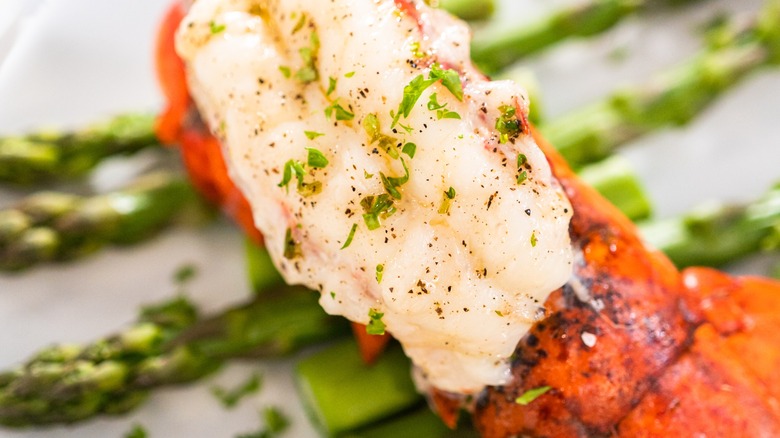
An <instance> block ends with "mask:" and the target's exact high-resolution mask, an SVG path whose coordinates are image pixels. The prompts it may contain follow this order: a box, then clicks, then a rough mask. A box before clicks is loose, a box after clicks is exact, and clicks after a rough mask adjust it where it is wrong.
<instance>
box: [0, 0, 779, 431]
mask: <svg viewBox="0 0 780 438" xmlns="http://www.w3.org/2000/svg"><path fill="white" fill-rule="evenodd" d="M527 1H528V3H530V4H531V7H532V8H533V10H534V11H542V10H545V9H549V8H550V6H549V4H547V3H545V2H541V1H538V0H537V1H535V2H531V1H530V0H527ZM167 3H168V0H136V1H132V2H130V1H126V0H125V1H122V0H103V1H100V2H94V1H89V0H70V1H68V2H64V1H50V2H48V3H45V4H44V6H43V7H42V9H41V10H40V11H38V12H37V13H36V14H35V15H34V16H33V17H32V18H30V19H29V20H28V21H27V22H26V23H25V24H24V26H23V27H22V28H21V33H20V34H19V38H17V39H16V43H15V46H14V48H13V50H12V51H11V52H10V53H9V56H8V58H7V59H6V61H5V62H4V63H3V64H2V67H0V133H3V134H8V133H13V132H21V131H24V130H26V129H31V128H35V127H39V126H41V125H51V124H54V125H75V124H81V123H86V122H88V121H90V120H94V119H97V118H100V117H104V116H106V115H109V114H112V113H117V112H122V111H128V110H145V109H149V110H155V109H157V108H159V107H160V100H161V99H160V96H159V94H158V91H157V88H156V84H155V80H154V77H153V73H152V72H153V70H152V56H151V51H152V47H153V42H154V36H155V28H156V25H157V22H158V21H159V18H160V17H161V16H162V13H163V10H164V9H165V7H166V5H167ZM504 3H506V5H507V7H506V8H507V10H508V12H506V13H502V14H501V17H502V20H503V21H505V22H507V23H511V22H522V20H523V19H529V15H528V14H522V13H520V12H522V11H523V8H524V7H525V5H526V2H522V1H519V0H506V1H505V2H504ZM558 3H560V2H558ZM734 3H739V4H738V5H736V4H734ZM760 3H761V2H760V1H759V0H744V1H741V2H730V1H725V0H724V1H710V2H706V4H700V5H696V6H695V7H689V8H680V9H678V10H674V11H658V12H655V13H653V14H650V15H645V16H643V18H642V19H641V20H637V19H631V20H628V22H627V23H625V24H623V25H621V26H619V27H618V28H617V29H615V30H614V31H611V32H609V33H607V34H606V35H605V36H604V37H602V38H599V39H597V40H594V41H588V42H571V43H567V44H565V45H562V46H561V47H559V48H557V49H555V50H553V51H552V52H550V53H549V54H546V55H544V56H542V57H540V58H538V59H536V60H534V61H533V62H530V63H529V64H528V65H530V66H531V67H532V68H533V69H534V70H535V71H537V74H538V77H539V80H540V82H541V85H542V89H543V100H544V102H545V106H546V108H547V113H548V115H550V116H555V115H558V114H561V113H563V112H565V111H567V110H569V109H572V108H575V107H577V106H579V105H582V104H584V103H587V102H589V101H592V100H594V99H596V98H598V97H600V96H603V95H604V94H606V93H607V92H608V91H609V90H611V89H613V88H614V87H615V86H616V85H617V84H621V83H631V82H636V81H640V80H643V79H646V78H648V77H649V76H651V75H652V73H653V72H654V71H657V70H659V69H661V68H664V67H665V66H669V65H672V64H674V63H677V62H680V61H681V60H684V59H686V58H687V57H688V56H689V55H690V54H691V53H693V52H694V51H695V50H696V47H697V43H698V40H697V34H696V31H695V28H696V26H698V25H700V24H702V23H703V22H704V21H706V19H707V18H708V17H710V16H711V15H712V14H713V13H715V12H716V11H718V10H721V9H728V10H754V9H756V8H757V5H759V4H760ZM520 17H524V18H520ZM621 47H624V48H628V49H629V56H628V58H627V59H625V60H623V61H621V62H614V61H611V60H610V53H612V52H613V51H614V50H615V49H616V48H618V49H619V48H621ZM778 114H780V72H778V71H766V72H763V73H760V74H757V75H754V76H753V77H752V78H751V79H749V80H747V81H745V82H744V83H743V84H741V85H739V86H737V87H736V88H735V89H733V90H732V91H730V92H729V93H728V94H727V95H726V96H725V97H723V98H722V99H720V101H719V102H718V103H717V104H716V105H714V106H713V107H712V108H711V109H709V110H708V111H706V112H705V113H704V114H703V115H702V116H701V117H700V118H698V119H697V120H696V121H695V122H694V123H693V124H691V125H690V126H688V127H687V128H685V129H680V130H667V131H665V132H660V133H658V134H654V135H651V136H649V137H647V138H644V139H642V140H640V141H639V142H636V144H634V145H632V146H631V147H630V148H627V150H626V151H625V152H624V154H625V155H626V156H627V157H629V159H631V160H632V161H633V162H634V163H635V165H636V167H637V169H638V171H639V172H640V174H641V175H642V177H643V180H644V181H645V182H646V184H647V187H648V190H649V191H650V193H651V195H652V197H653V198H654V199H653V200H654V202H655V204H656V206H657V211H658V212H659V214H660V215H663V216H665V215H669V214H673V213H676V212H679V211H683V210H685V209H687V208H690V207H691V206H692V205H694V204H696V203H699V202H701V201H703V200H707V199H728V200H749V199H752V198H754V197H756V196H758V195H760V194H761V193H762V192H763V191H764V190H766V189H767V188H768V187H769V185H770V184H771V183H772V182H773V181H776V180H778V179H780V126H779V125H778V123H777V117H778V116H777V115H778ZM117 169H119V170H121V169H122V166H121V165H116V164H115V166H114V167H109V168H108V169H103V170H102V174H103V175H104V176H106V175H107V178H109V179H110V178H111V171H112V170H117ZM15 196H18V194H17V193H13V192H10V191H0V203H2V202H8V201H10V200H12V199H13V198H14V197H15ZM241 248H242V245H241V239H240V237H239V235H238V234H237V233H236V232H235V231H234V230H233V229H232V228H230V227H229V226H227V225H224V224H222V225H217V226H212V227H210V228H208V229H206V230H188V229H177V230H173V231H169V232H166V233H164V234H163V235H162V236H161V237H160V238H158V239H156V240H154V241H152V242H148V243H145V244H142V245H140V246H136V247H133V248H130V249H124V250H116V249H113V250H108V251H105V252H103V253H101V254H100V255H99V256H97V257H92V258H88V259H86V260H82V261H79V262H77V263H73V264H69V265H63V266H47V267H42V268H36V269H34V270H32V271H30V272H28V273H25V274H23V275H18V276H9V275H4V274H2V275H0V368H2V369H5V368H8V367H10V366H12V365H14V364H17V363H20V362H21V361H22V360H24V359H25V358H26V357H28V356H29V355H30V354H32V353H33V352H35V351H36V350H38V349H39V348H40V347H42V346H45V345H47V344H50V343H53V342H83V341H88V340H91V339H94V338H95V337H96V336H97V335H101V334H107V333H111V332H114V331H116V330H119V329H121V328H122V327H123V326H125V325H126V324H128V323H129V322H130V321H132V320H133V318H134V315H135V313H136V310H137V309H138V307H139V305H141V304H142V303H151V302H155V301H159V300H162V299H165V298H166V297H170V296H172V294H173V292H174V286H173V282H172V279H171V277H172V274H173V272H174V271H175V270H176V269H177V268H178V267H180V266H181V265H183V264H185V263H194V264H196V265H197V266H198V268H199V275H198V277H197V278H196V280H195V281H194V282H193V283H192V285H191V287H189V292H190V293H191V295H192V296H193V298H194V299H195V300H196V301H197V302H198V303H199V304H200V305H201V306H202V307H203V309H204V310H205V311H207V312H208V311H214V310H216V309H219V308H222V307H224V306H227V305H229V304H230V303H236V302H239V301H241V300H242V299H244V298H245V297H246V295H247V293H248V292H247V290H248V288H247V282H246V279H245V275H244V261H243V258H242V254H241V252H242V249H241ZM252 370H260V371H261V372H263V373H264V375H265V377H266V378H265V386H264V389H263V390H262V391H260V393H258V394H257V395H255V396H252V397H250V398H249V399H248V400H246V401H244V402H242V403H241V404H240V406H239V407H238V408H237V409H236V410H235V411H225V410H224V409H223V408H222V407H221V405H220V404H219V403H218V402H217V401H216V399H214V398H213V396H212V395H211V394H210V392H209V388H210V387H211V386H212V385H213V384H215V383H220V384H225V385H228V384H235V383H239V382H241V381H242V380H243V379H244V378H245V377H246V376H248V375H249V374H250V372H251V371H252ZM268 405H275V406H281V407H282V409H283V410H284V411H285V412H286V413H288V414H289V415H291V416H292V417H293V429H292V430H291V431H290V433H289V435H288V436H293V437H309V436H315V435H314V432H313V430H312V429H311V427H310V426H309V425H308V422H307V421H306V420H305V418H304V415H303V413H302V412H301V411H300V408H299V407H298V403H297V399H296V397H295V395H294V392H293V389H292V382H291V377H290V374H289V363H287V362H280V363H250V364H242V365H232V366H230V367H228V368H227V369H226V370H225V371H223V372H221V373H220V374H218V375H217V376H215V377H213V378H211V379H207V381H205V382H203V383H200V384H197V385H191V386H188V387H185V388H176V389H166V390H162V391H157V392H155V394H154V395H153V396H152V397H151V399H150V400H149V402H148V403H146V404H145V405H144V406H143V407H142V408H140V409H139V410H137V411H135V412H134V413H132V414H130V415H127V416H124V417H120V418H101V419H98V420H96V421H91V422H88V423H84V424H81V425H77V426H72V427H56V428H51V429H46V430H26V431H20V432H16V431H9V430H6V429H0V436H3V437H5V436H8V437H41V438H43V437H54V436H57V437H110V436H122V435H123V434H124V433H125V432H126V431H128V430H129V429H130V428H131V425H132V424H134V423H139V424H142V425H143V426H144V427H145V428H146V429H147V430H148V431H149V432H150V436H158V437H159V436H164V437H177V436H187V437H228V436H233V435H235V434H236V433H240V432H246V431H250V430H253V429H256V428H257V427H258V426H259V425H260V420H259V417H258V415H257V410H258V409H259V408H262V407H264V406H268Z"/></svg>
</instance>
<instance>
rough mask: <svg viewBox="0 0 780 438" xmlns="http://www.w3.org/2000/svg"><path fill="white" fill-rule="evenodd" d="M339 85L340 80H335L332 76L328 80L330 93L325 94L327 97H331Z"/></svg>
mask: <svg viewBox="0 0 780 438" xmlns="http://www.w3.org/2000/svg"><path fill="white" fill-rule="evenodd" d="M337 84H338V80H337V79H336V78H334V77H333V76H330V77H329V78H328V91H326V92H325V95H326V96H330V95H331V93H333V92H334V91H336V85H337Z"/></svg>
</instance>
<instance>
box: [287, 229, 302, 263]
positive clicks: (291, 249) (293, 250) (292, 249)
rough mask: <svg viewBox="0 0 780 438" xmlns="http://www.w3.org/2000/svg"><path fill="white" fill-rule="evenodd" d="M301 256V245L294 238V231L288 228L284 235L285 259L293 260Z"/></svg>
mask: <svg viewBox="0 0 780 438" xmlns="http://www.w3.org/2000/svg"><path fill="white" fill-rule="evenodd" d="M301 255H302V253H301V245H300V243H299V242H298V241H297V240H295V238H294V237H293V235H292V229H290V228H288V229H287V231H286V232H285V234H284V258H286V259H288V260H292V259H294V258H296V257H300V256H301Z"/></svg>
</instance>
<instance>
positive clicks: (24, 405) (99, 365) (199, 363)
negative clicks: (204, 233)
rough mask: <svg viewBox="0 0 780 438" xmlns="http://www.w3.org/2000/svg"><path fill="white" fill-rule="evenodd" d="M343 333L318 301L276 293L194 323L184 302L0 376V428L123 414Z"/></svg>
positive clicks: (296, 291)
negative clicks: (252, 361) (249, 360)
mask: <svg viewBox="0 0 780 438" xmlns="http://www.w3.org/2000/svg"><path fill="white" fill-rule="evenodd" d="M347 333H349V326H348V325H347V324H346V321H345V320H343V319H341V318H336V317H331V316H328V315H326V314H325V313H324V312H323V311H322V309H321V308H320V307H319V304H318V302H317V295H316V294H315V293H313V292H311V291H308V290H305V289H302V288H291V287H277V288H276V289H275V290H271V291H267V292H266V293H263V294H258V295H256V297H255V299H254V300H253V301H251V302H250V303H248V304H246V305H243V306H239V307H235V308H232V309H230V310H228V311H226V312H223V313H221V314H219V315H216V316H214V317H211V318H208V319H204V320H199V319H197V312H196V311H195V310H194V308H193V307H192V305H190V304H189V303H187V302H186V300H183V299H179V300H176V301H174V302H173V303H171V304H169V305H166V306H161V307H160V308H157V309H153V310H151V311H150V310H147V311H146V312H145V314H144V317H142V318H141V319H140V321H139V322H138V323H137V324H135V325H133V326H132V327H130V328H129V329H128V330H126V331H124V332H122V333H121V334H118V335H115V336H112V337H109V338H107V339H103V340H100V341H97V342H95V343H93V344H91V345H87V346H83V347H77V346H55V347H51V348H49V349H46V350H44V351H42V352H41V353H39V354H37V355H36V356H34V357H33V358H32V359H30V360H29V361H28V362H27V363H26V364H24V365H23V366H21V367H20V368H18V369H16V370H12V371H8V372H4V373H0V424H3V425H6V426H11V427H22V426H30V425H43V424H54V423H73V422H77V421H81V420H85V419H87V418H90V417H94V416H96V415H100V414H120V413H125V412H128V411H130V410H132V409H133V408H135V407H136V406H138V405H139V404H140V403H142V402H143V400H144V399H145V397H146V395H147V394H148V392H149V391H150V390H151V389H153V388H157V387H160V386H165V385H173V384H179V383H185V382H191V381H193V380H196V379H198V378H201V377H203V376H205V375H207V374H210V373H211V372H213V371H214V370H216V369H217V368H218V367H219V366H220V365H221V364H222V363H223V362H224V360H226V359H228V358H234V357H279V356H283V355H288V354H290V353H292V352H294V351H296V350H297V349H299V348H301V347H304V346H307V345H310V344H312V343H315V342H320V341H324V340H327V339H333V338H335V337H338V336H339V335H341V334H347Z"/></svg>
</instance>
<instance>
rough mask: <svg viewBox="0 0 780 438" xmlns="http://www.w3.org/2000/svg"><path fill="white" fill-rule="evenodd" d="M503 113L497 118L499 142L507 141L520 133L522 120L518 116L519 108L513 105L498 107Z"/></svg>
mask: <svg viewBox="0 0 780 438" xmlns="http://www.w3.org/2000/svg"><path fill="white" fill-rule="evenodd" d="M498 110H499V111H501V115H500V116H499V117H498V119H496V131H498V133H499V135H500V137H499V143H502V144H503V143H507V142H508V141H510V140H513V139H515V138H516V137H517V136H518V135H519V134H520V128H521V126H520V120H518V118H517V109H516V108H515V107H514V106H512V105H502V106H500V107H498Z"/></svg>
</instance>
